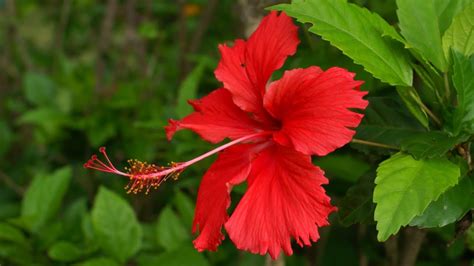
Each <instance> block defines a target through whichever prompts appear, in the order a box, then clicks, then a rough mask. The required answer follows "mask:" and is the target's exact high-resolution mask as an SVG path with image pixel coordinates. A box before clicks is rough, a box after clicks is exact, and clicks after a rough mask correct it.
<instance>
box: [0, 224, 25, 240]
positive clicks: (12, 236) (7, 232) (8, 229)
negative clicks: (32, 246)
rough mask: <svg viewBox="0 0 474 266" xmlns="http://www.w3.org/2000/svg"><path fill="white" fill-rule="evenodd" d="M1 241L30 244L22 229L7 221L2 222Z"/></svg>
mask: <svg viewBox="0 0 474 266" xmlns="http://www.w3.org/2000/svg"><path fill="white" fill-rule="evenodd" d="M0 241H8V242H12V243H16V244H19V245H22V246H28V240H27V239H26V237H25V235H24V234H23V232H22V231H21V230H19V229H18V228H16V227H13V226H11V225H9V224H7V223H0Z"/></svg>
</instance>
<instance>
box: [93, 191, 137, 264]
mask: <svg viewBox="0 0 474 266" xmlns="http://www.w3.org/2000/svg"><path fill="white" fill-rule="evenodd" d="M91 218H92V225H93V228H94V233H95V235H96V237H97V241H98V243H99V245H100V247H101V248H102V249H103V250H104V251H105V252H106V253H107V254H109V255H111V256H113V257H114V258H116V259H117V260H118V261H120V262H121V263H124V262H125V261H126V260H127V259H128V258H130V257H132V256H133V255H134V254H135V253H136V252H137V251H138V250H139V248H140V245H141V239H142V230H141V227H140V224H139V223H138V221H137V218H136V217H135V213H134V212H133V209H132V208H131V207H130V205H129V204H128V203H127V202H126V201H125V200H124V199H122V198H121V197H120V196H118V195H117V194H115V193H114V192H112V191H110V190H108V189H106V188H104V187H101V188H100V189H99V193H98V194H97V196H96V198H95V202H94V207H93V208H92V212H91Z"/></svg>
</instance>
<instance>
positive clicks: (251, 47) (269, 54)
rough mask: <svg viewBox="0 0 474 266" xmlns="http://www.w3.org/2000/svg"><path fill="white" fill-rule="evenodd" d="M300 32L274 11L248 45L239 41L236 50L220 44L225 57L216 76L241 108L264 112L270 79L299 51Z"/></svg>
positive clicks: (282, 14) (284, 16) (289, 19)
mask: <svg viewBox="0 0 474 266" xmlns="http://www.w3.org/2000/svg"><path fill="white" fill-rule="evenodd" d="M297 30H298V29H297V27H296V26H295V25H294V24H293V22H292V21H291V18H289V17H288V16H287V15H286V14H284V13H280V14H279V15H278V13H277V12H275V11H273V12H271V13H270V14H269V15H268V16H266V17H265V18H264V19H263V20H262V22H261V23H260V25H259V27H258V28H257V30H256V31H255V32H254V33H253V34H252V36H250V38H249V40H248V42H245V41H243V40H236V41H235V44H234V46H233V47H228V46H227V45H225V44H224V45H219V50H220V53H221V57H222V58H221V61H220V62H219V65H218V66H217V69H216V71H215V72H214V73H215V75H216V78H217V79H218V80H219V81H221V82H223V83H224V87H225V88H226V89H227V90H229V91H230V92H231V93H232V96H233V100H234V102H235V104H237V105H238V106H239V107H240V108H242V109H243V110H245V111H248V112H252V113H257V114H258V113H260V112H261V111H262V110H263V107H262V98H263V97H262V96H263V94H264V92H265V86H266V84H267V82H268V79H269V78H270V76H271V74H272V73H273V71H275V70H277V69H279V68H280V67H281V66H282V65H283V63H284V62H285V60H286V58H287V57H288V56H290V55H293V54H294V53H295V52H296V47H297V45H298V43H299V40H298V32H297Z"/></svg>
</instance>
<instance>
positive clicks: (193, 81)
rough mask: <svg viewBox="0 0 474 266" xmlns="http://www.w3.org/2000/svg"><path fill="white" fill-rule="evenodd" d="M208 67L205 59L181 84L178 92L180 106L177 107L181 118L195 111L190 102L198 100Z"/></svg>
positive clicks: (177, 112)
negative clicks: (200, 86)
mask: <svg viewBox="0 0 474 266" xmlns="http://www.w3.org/2000/svg"><path fill="white" fill-rule="evenodd" d="M206 66H207V61H206V60H205V59H203V60H201V61H200V62H199V63H198V65H197V66H196V67H195V68H194V69H193V71H191V73H189V74H188V76H187V77H186V79H184V81H183V82H182V83H181V86H180V87H179V90H178V102H177V103H178V105H177V106H176V114H177V115H178V116H179V117H184V116H186V115H188V114H189V113H191V112H192V111H193V109H192V108H191V106H190V105H189V104H188V100H190V99H195V98H196V96H197V90H198V86H199V82H200V81H201V78H202V74H203V73H204V70H205V69H206Z"/></svg>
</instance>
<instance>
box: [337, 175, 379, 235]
mask: <svg viewBox="0 0 474 266" xmlns="http://www.w3.org/2000/svg"><path fill="white" fill-rule="evenodd" d="M373 191H374V182H373V177H372V178H368V177H367V176H365V177H361V179H360V180H359V182H357V184H355V185H354V186H352V187H351V188H349V190H347V193H346V195H345V196H344V198H342V200H341V201H340V202H339V204H337V206H338V208H339V211H338V212H337V213H338V215H339V220H340V222H341V224H342V225H344V226H350V225H352V224H355V223H368V222H370V221H372V217H373V213H374V209H375V205H374V204H373V203H372V194H373Z"/></svg>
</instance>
